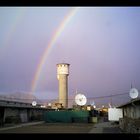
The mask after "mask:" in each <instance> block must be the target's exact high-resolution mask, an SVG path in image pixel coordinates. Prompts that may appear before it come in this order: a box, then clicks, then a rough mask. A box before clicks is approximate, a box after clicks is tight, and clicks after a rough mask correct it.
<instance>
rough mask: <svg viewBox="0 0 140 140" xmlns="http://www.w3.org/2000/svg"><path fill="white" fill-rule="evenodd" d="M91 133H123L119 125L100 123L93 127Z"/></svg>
mask: <svg viewBox="0 0 140 140" xmlns="http://www.w3.org/2000/svg"><path fill="white" fill-rule="evenodd" d="M89 133H122V132H121V129H120V128H119V125H118V124H115V123H112V122H100V123H97V124H95V125H94V126H93V128H92V129H91V130H90V131H89Z"/></svg>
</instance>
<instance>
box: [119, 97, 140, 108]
mask: <svg viewBox="0 0 140 140" xmlns="http://www.w3.org/2000/svg"><path fill="white" fill-rule="evenodd" d="M132 103H140V98H137V99H132V100H131V101H129V102H127V103H125V104H122V105H120V106H118V107H117V108H123V107H125V106H128V105H130V104H132Z"/></svg>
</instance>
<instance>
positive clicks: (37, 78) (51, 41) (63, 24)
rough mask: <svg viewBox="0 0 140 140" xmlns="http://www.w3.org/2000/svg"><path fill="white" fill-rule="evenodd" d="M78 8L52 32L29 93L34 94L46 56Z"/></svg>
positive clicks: (71, 11)
mask: <svg viewBox="0 0 140 140" xmlns="http://www.w3.org/2000/svg"><path fill="white" fill-rule="evenodd" d="M78 9H79V8H78V7H76V8H73V9H72V10H70V12H69V13H68V14H67V15H66V16H65V17H64V19H63V21H62V22H61V23H60V25H59V26H58V28H57V30H56V31H55V32H54V34H53V36H52V38H51V40H50V42H49V44H48V45H47V48H46V49H45V51H44V53H43V55H42V58H41V60H40V62H39V64H38V66H37V70H36V72H35V76H34V78H33V80H32V86H31V93H34V92H35V90H36V87H37V84H38V80H39V77H40V74H41V72H42V69H43V67H44V65H45V62H46V59H47V56H48V54H49V52H50V50H51V48H52V46H53V45H54V44H55V42H56V41H57V39H58V38H59V36H60V35H61V33H62V32H63V31H64V29H65V27H66V25H67V24H68V23H69V21H70V20H71V19H72V17H73V16H74V15H75V14H76V12H77V10H78Z"/></svg>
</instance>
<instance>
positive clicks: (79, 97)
mask: <svg viewBox="0 0 140 140" xmlns="http://www.w3.org/2000/svg"><path fill="white" fill-rule="evenodd" d="M75 102H76V104H77V105H80V106H83V105H85V104H86V102H87V98H86V96H85V95H84V94H77V95H76V96H75Z"/></svg>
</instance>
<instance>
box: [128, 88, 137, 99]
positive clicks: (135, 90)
mask: <svg viewBox="0 0 140 140" xmlns="http://www.w3.org/2000/svg"><path fill="white" fill-rule="evenodd" d="M138 95H139V92H138V90H137V89H136V88H131V89H130V92H129V96H130V97H131V98H132V99H135V98H137V97H138Z"/></svg>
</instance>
